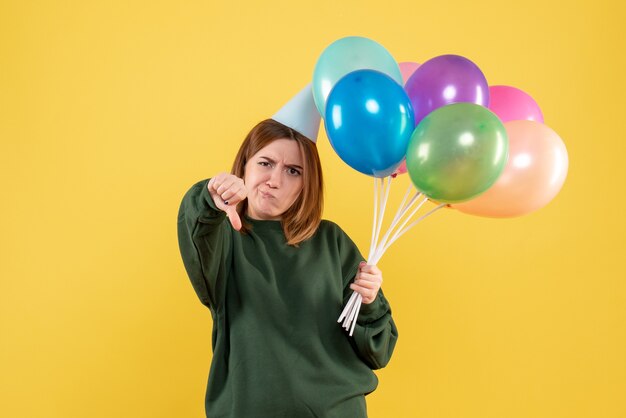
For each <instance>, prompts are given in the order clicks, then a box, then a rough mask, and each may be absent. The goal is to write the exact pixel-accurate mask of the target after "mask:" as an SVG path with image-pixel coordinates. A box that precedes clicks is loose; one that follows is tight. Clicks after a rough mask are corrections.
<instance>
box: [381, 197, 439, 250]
mask: <svg viewBox="0 0 626 418" xmlns="http://www.w3.org/2000/svg"><path fill="white" fill-rule="evenodd" d="M445 206H447V204H446V203H442V204H441V205H439V206H437V207H436V208H434V209H432V210H431V211H430V212H428V213H427V214H425V215H424V216H421V217H420V218H418V219H417V220H416V221H415V222H413V223H412V224H410V225H409V226H407V227H406V228H404V229H403V230H401V231H399V232H397V233H396V234H395V235H394V236H393V238H392V239H391V241H390V242H389V244H387V245H386V246H385V247H384V248H383V250H382V252H383V253H385V251H387V249H388V248H389V247H391V245H392V244H393V243H394V242H396V240H397V239H398V238H400V237H401V236H402V235H404V234H405V233H406V232H407V231H408V230H409V229H411V228H413V227H414V226H415V225H417V224H418V223H420V222H421V221H422V220H424V219H426V218H427V217H428V216H430V215H432V214H433V213H435V212H437V211H438V210H439V209H441V208H443V207H445Z"/></svg>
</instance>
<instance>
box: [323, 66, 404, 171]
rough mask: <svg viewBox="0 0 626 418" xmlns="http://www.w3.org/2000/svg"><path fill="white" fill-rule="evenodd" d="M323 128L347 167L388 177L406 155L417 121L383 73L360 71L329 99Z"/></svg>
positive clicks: (348, 77) (399, 89)
mask: <svg viewBox="0 0 626 418" xmlns="http://www.w3.org/2000/svg"><path fill="white" fill-rule="evenodd" d="M324 125H325V127H326V134H327V136H328V139H329V140H330V143H331V145H332V146H333V149H334V150H335V152H336V153H337V154H338V155H339V157H340V158H341V159H342V160H343V161H344V162H345V163H346V164H348V165H349V166H350V167H352V168H354V169H355V170H357V171H360V172H361V173H364V174H368V175H370V176H374V177H386V176H389V175H391V174H392V173H393V172H394V171H395V169H396V168H397V167H398V166H399V165H400V163H401V162H402V160H403V159H404V157H405V155H406V150H407V147H408V144H409V141H410V139H411V134H412V133H413V129H414V128H415V116H414V114H413V108H412V107H411V100H410V99H409V97H408V95H407V94H406V92H405V91H404V89H403V88H402V86H401V85H400V84H398V83H397V82H395V81H394V80H393V79H392V78H391V77H389V76H388V75H386V74H383V73H381V72H379V71H375V70H357V71H353V72H351V73H348V74H347V75H345V76H344V77H342V78H341V79H340V80H339V81H338V82H337V84H335V87H333V89H332V90H331V92H330V94H329V95H328V100H327V102H326V114H325V123H324Z"/></svg>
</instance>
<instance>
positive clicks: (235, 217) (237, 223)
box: [225, 206, 241, 231]
mask: <svg viewBox="0 0 626 418" xmlns="http://www.w3.org/2000/svg"><path fill="white" fill-rule="evenodd" d="M225 212H226V216H228V220H229V221H230V224H231V225H232V226H233V228H235V230H237V231H239V230H240V229H241V218H240V217H239V214H238V213H237V207H236V206H229V207H228V208H226V210H225Z"/></svg>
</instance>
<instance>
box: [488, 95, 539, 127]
mask: <svg viewBox="0 0 626 418" xmlns="http://www.w3.org/2000/svg"><path fill="white" fill-rule="evenodd" d="M489 110H491V111H492V112H493V113H495V114H496V115H497V116H498V117H499V118H500V120H501V121H502V123H506V122H510V121H512V120H534V121H536V122H540V123H543V114H542V113H541V109H539V105H537V102H535V100H534V99H533V98H532V97H530V95H529V94H527V93H525V92H523V91H522V90H520V89H518V88H515V87H510V86H490V87H489Z"/></svg>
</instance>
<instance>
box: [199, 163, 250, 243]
mask: <svg viewBox="0 0 626 418" xmlns="http://www.w3.org/2000/svg"><path fill="white" fill-rule="evenodd" d="M207 189H208V190H209V194H210V195H211V198H213V202H215V206H217V208H218V209H220V210H223V211H224V212H226V216H228V220H229V221H230V224H231V225H232V226H233V228H235V229H236V230H237V231H239V230H240V229H241V219H240V218H239V214H238V213H237V204H239V202H241V201H243V200H244V199H245V198H246V197H247V196H248V190H247V189H246V185H245V184H244V183H243V180H242V179H240V178H239V177H237V176H234V175H232V174H228V173H220V174H218V175H216V176H215V177H212V178H211V180H209V183H208V184H207Z"/></svg>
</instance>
